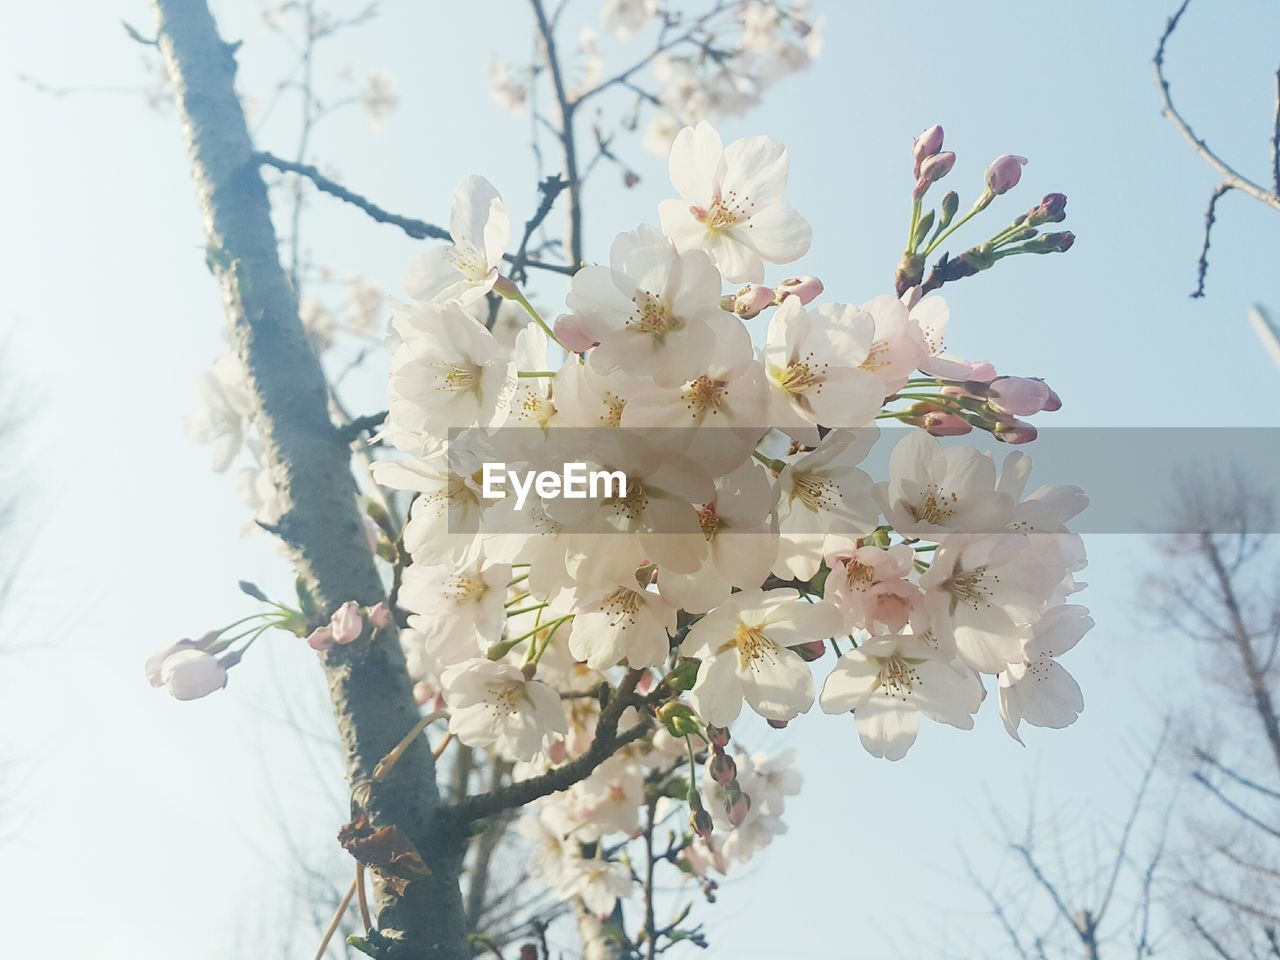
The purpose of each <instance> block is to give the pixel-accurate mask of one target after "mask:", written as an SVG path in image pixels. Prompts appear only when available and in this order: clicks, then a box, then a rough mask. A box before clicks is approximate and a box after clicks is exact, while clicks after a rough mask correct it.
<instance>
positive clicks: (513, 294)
mask: <svg viewBox="0 0 1280 960" xmlns="http://www.w3.org/2000/svg"><path fill="white" fill-rule="evenodd" d="M507 295H508V296H509V297H510V298H511V299H512V300H514V301H515V302H516V303H518V304H520V306H522V307H524V312H525V313H527V314H529V316H531V317H533V320H534V322H535V323H536V324H537V325H538V326H540V327H541V328H542V329H543V331H544V332H545V333H546V335H547V336H548V337H550V338H551V341H552V343H554V344H555V345H556V346H557V347H559V348H560V349H561V350H563V351H564V352H565V353H571V352H572V351H570V350H569V348H568V347H566V346H565V345H564V344H563V343H561V342H560V339H559V338H558V337H557V336H556V334H555V331H554V330H552V329H551V328H550V327H549V326H547V321H545V320H543V319H542V315H541V314H540V313H538V311H537V310H535V309H534V308H533V304H532V303H530V302H529V298H528V297H526V296H525V295H524V294H523V293H521V292H520V288H519V287H516V286H515V285H514V284H513V285H512V288H511V290H510V292H509V293H508V294H507Z"/></svg>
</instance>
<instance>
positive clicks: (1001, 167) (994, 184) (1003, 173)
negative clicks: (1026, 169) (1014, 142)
mask: <svg viewBox="0 0 1280 960" xmlns="http://www.w3.org/2000/svg"><path fill="white" fill-rule="evenodd" d="M1026 162H1027V158H1026V157H1019V156H1015V155H1014V154H1012V153H1006V154H1004V155H1003V156H999V157H996V158H995V159H994V160H992V161H991V166H989V167H987V189H988V190H990V191H991V192H992V193H994V194H995V195H996V196H997V197H998V196H1000V194H1002V193H1008V192H1009V191H1010V190H1012V189H1013V188H1014V187H1016V186H1017V185H1018V181H1019V180H1021V179H1022V167H1023V165H1024V164H1025V163H1026Z"/></svg>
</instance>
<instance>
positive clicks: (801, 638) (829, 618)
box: [680, 588, 839, 727]
mask: <svg viewBox="0 0 1280 960" xmlns="http://www.w3.org/2000/svg"><path fill="white" fill-rule="evenodd" d="M838 629H839V616H838V615H837V614H836V612H835V611H834V610H833V609H832V608H830V607H828V606H827V605H825V604H820V603H807V602H805V601H804V600H801V599H800V595H799V594H798V593H797V592H796V591H795V590H791V589H789V588H780V589H777V590H768V591H766V590H744V591H742V592H741V593H735V594H733V595H732V596H730V597H729V598H728V599H727V600H726V601H725V602H724V603H722V604H721V605H720V606H718V607H716V608H715V609H714V610H712V611H711V612H710V613H708V614H707V615H706V616H705V617H703V618H702V619H701V620H699V621H698V622H697V623H695V624H694V625H693V627H692V628H690V630H689V634H688V636H686V637H685V640H684V643H683V644H682V645H681V648H680V649H681V652H682V653H683V654H684V655H685V656H687V657H697V658H699V659H700V660H701V661H702V664H701V665H700V666H699V667H698V677H697V681H696V682H695V684H694V687H693V691H692V693H691V694H690V701H691V703H692V704H693V707H694V709H695V710H697V711H698V715H699V716H700V717H702V719H703V720H705V721H706V722H707V723H713V724H715V725H716V726H720V727H727V726H728V725H729V724H731V723H733V721H734V720H736V719H737V718H738V714H739V713H741V712H742V702H743V700H745V701H746V702H747V705H748V706H750V707H751V709H752V710H754V711H755V712H756V713H758V714H760V716H762V717H765V718H766V719H769V720H791V719H792V718H794V717H795V716H796V715H797V714H801V713H806V712H808V710H809V708H810V707H811V706H813V695H814V684H813V675H812V674H811V673H810V672H809V666H808V664H806V663H805V662H804V660H802V659H801V658H800V655H799V654H798V653H796V652H795V651H793V650H791V649H789V648H790V647H793V646H797V645H799V644H802V643H807V642H809V641H811V640H821V639H823V638H825V637H829V636H831V635H832V634H834V633H835V632H836V630H838Z"/></svg>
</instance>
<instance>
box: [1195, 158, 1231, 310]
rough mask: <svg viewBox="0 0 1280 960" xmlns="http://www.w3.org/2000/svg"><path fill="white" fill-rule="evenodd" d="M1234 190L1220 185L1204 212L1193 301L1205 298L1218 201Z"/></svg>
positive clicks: (1229, 186)
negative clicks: (1202, 236) (1210, 245)
mask: <svg viewBox="0 0 1280 960" xmlns="http://www.w3.org/2000/svg"><path fill="white" fill-rule="evenodd" d="M1231 189H1232V187H1231V185H1230V184H1229V183H1220V184H1218V185H1217V186H1216V187H1214V188H1213V193H1211V194H1209V205H1208V207H1206V208H1205V211H1204V240H1203V241H1202V242H1201V244H1200V259H1199V260H1197V261H1196V288H1195V290H1193V291H1192V292H1191V299H1192V300H1199V299H1200V298H1201V297H1203V296H1204V282H1205V277H1206V276H1207V275H1208V273H1209V243H1210V241H1211V237H1210V234H1211V233H1212V232H1213V224H1214V222H1215V221H1216V220H1217V219H1218V201H1219V200H1221V199H1222V198H1223V197H1224V196H1225V195H1226V194H1227V193H1228V191H1230V190H1231Z"/></svg>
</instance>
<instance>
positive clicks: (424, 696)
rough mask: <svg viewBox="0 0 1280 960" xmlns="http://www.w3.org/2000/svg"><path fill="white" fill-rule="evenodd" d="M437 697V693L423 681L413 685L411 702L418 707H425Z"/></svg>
mask: <svg viewBox="0 0 1280 960" xmlns="http://www.w3.org/2000/svg"><path fill="white" fill-rule="evenodd" d="M438 696H439V691H437V690H436V688H435V687H433V686H432V685H431V684H429V683H427V681H425V680H419V681H418V682H417V683H415V684H414V685H413V700H414V703H416V704H417V705H418V706H420V707H425V706H426V705H427V704H429V703H431V702H432V701H433V700H435V699H436V698H437V697H438Z"/></svg>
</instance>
